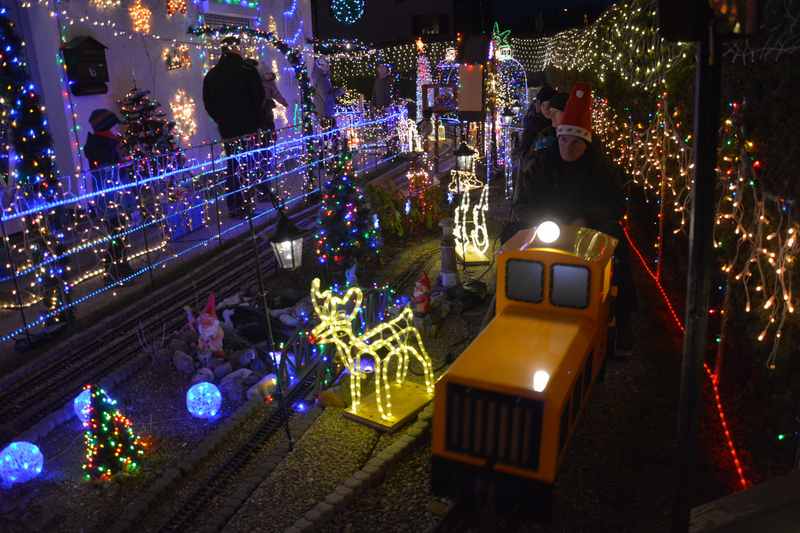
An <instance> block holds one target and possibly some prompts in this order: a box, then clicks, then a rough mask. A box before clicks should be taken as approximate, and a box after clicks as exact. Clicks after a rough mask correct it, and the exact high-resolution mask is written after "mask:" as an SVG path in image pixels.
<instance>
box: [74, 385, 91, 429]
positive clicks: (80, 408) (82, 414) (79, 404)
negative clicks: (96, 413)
mask: <svg viewBox="0 0 800 533" xmlns="http://www.w3.org/2000/svg"><path fill="white" fill-rule="evenodd" d="M91 408H92V391H91V390H89V389H83V390H82V391H81V393H80V394H78V395H77V396H75V399H74V400H73V401H72V410H73V411H75V416H77V417H78V419H79V420H80V421H81V424H83V425H84V426H85V425H86V424H87V423H88V422H89V414H90V413H91Z"/></svg>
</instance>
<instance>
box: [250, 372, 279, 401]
mask: <svg viewBox="0 0 800 533" xmlns="http://www.w3.org/2000/svg"><path fill="white" fill-rule="evenodd" d="M275 386H276V381H275V374H267V375H266V376H264V377H263V378H261V379H260V380H258V383H256V384H255V385H253V386H252V387H250V388H249V389H248V390H247V399H248V400H252V399H253V398H258V399H260V400H263V399H264V398H266V397H267V396H269V395H270V394H272V392H273V391H274V390H275Z"/></svg>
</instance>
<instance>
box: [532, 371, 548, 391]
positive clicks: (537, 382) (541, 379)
mask: <svg viewBox="0 0 800 533" xmlns="http://www.w3.org/2000/svg"><path fill="white" fill-rule="evenodd" d="M548 381H550V374H548V373H547V372H546V371H544V370H537V371H536V372H535V373H534V374H533V390H535V391H536V392H542V391H544V389H546V388H547V382H548Z"/></svg>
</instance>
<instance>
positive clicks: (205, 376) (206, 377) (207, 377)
mask: <svg viewBox="0 0 800 533" xmlns="http://www.w3.org/2000/svg"><path fill="white" fill-rule="evenodd" d="M202 381H208V382H209V383H213V382H214V372H213V371H212V370H211V369H210V368H201V369H199V370H198V371H197V372H195V374H194V376H192V384H193V385H194V384H195V383H200V382H202Z"/></svg>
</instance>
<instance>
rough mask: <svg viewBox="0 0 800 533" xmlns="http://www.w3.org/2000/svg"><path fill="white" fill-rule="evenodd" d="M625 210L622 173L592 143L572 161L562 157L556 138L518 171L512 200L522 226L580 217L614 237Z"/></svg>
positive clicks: (617, 232)
mask: <svg viewBox="0 0 800 533" xmlns="http://www.w3.org/2000/svg"><path fill="white" fill-rule="evenodd" d="M624 210H625V199H624V196H623V192H622V182H621V174H620V172H619V171H618V170H617V169H616V167H614V166H613V164H612V163H611V162H610V161H609V160H608V159H607V158H606V157H605V156H604V155H603V154H602V153H601V151H600V149H599V147H598V146H596V144H595V143H591V144H590V145H589V147H588V148H587V149H586V152H585V153H584V154H583V156H582V157H581V158H580V159H579V160H577V161H575V162H573V163H567V162H565V161H564V160H562V159H561V155H560V154H559V151H558V143H556V145H555V146H552V147H550V148H548V149H547V150H545V151H543V152H541V153H540V160H539V161H537V163H536V164H535V165H534V167H533V170H532V172H531V173H530V174H527V175H524V176H522V179H521V180H520V190H519V194H518V196H517V199H516V202H515V212H516V214H517V218H518V219H519V221H520V222H521V223H522V225H523V226H527V227H529V226H533V225H535V224H538V223H539V222H542V221H543V220H547V219H552V220H555V221H556V222H561V223H564V224H568V223H570V222H572V221H574V220H576V219H579V218H582V219H584V221H585V226H587V227H590V228H593V229H597V230H599V231H603V232H606V233H609V234H611V235H614V236H617V237H619V236H620V230H619V225H618V224H617V222H618V221H619V219H620V218H621V217H622V215H623V213H624Z"/></svg>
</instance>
